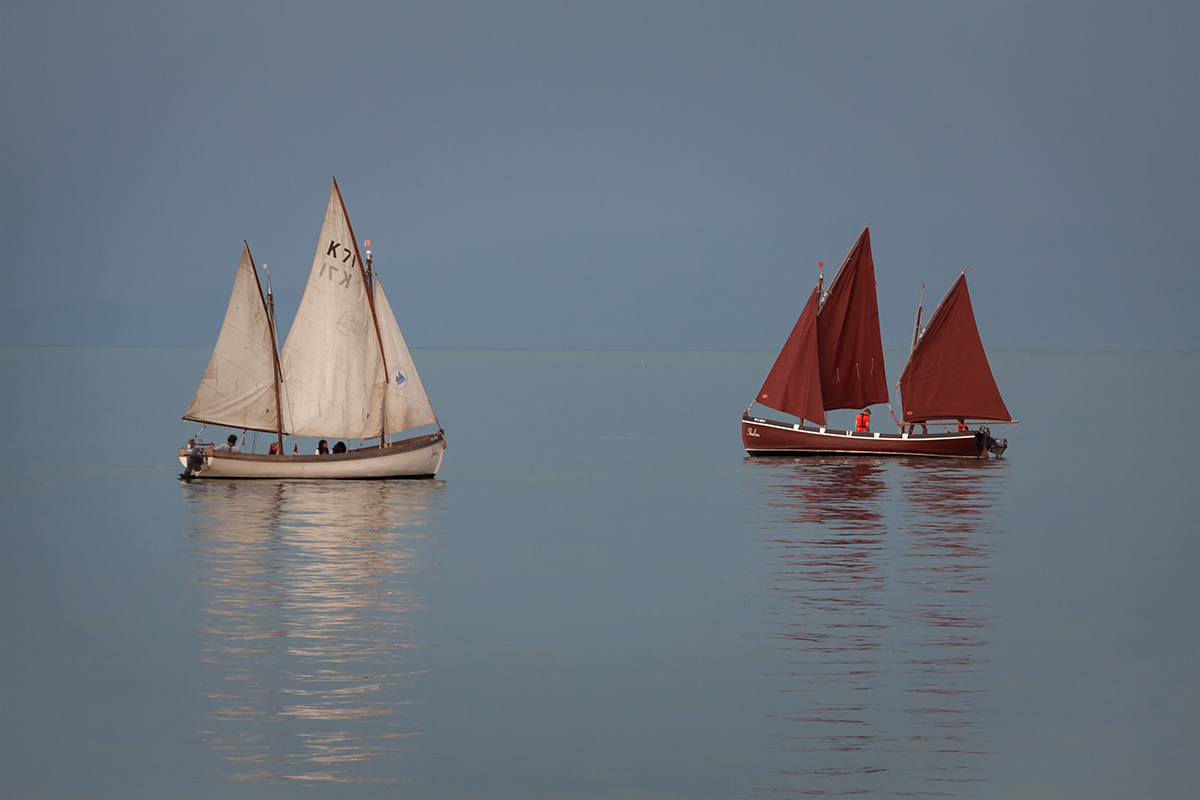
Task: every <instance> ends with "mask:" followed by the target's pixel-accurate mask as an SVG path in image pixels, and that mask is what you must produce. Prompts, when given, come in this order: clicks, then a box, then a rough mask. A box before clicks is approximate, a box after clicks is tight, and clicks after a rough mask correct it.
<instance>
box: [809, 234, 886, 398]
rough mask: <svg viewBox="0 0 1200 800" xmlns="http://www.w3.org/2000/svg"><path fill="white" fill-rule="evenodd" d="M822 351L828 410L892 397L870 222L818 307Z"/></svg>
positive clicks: (822, 393)
mask: <svg viewBox="0 0 1200 800" xmlns="http://www.w3.org/2000/svg"><path fill="white" fill-rule="evenodd" d="M817 351H818V360H819V363H820V374H821V396H822V398H823V399H824V406H825V410H826V411H832V410H833V409H837V408H865V407H866V406H869V405H872V404H873V403H886V402H887V401H888V387H887V377H886V376H885V375H884V372H883V340H882V338H881V337H880V335H879V304H878V302H877V301H876V299H875V262H874V260H872V258H871V229H870V228H864V229H863V232H862V235H860V236H859V237H858V241H857V242H855V243H854V247H853V248H852V249H851V250H850V255H848V256H846V261H845V262H844V263H843V264H842V268H841V269H840V270H838V273H837V275H835V276H834V278H833V284H832V285H831V286H830V287H829V294H827V295H826V296H825V302H824V303H822V304H821V310H820V311H819V312H818V313H817Z"/></svg>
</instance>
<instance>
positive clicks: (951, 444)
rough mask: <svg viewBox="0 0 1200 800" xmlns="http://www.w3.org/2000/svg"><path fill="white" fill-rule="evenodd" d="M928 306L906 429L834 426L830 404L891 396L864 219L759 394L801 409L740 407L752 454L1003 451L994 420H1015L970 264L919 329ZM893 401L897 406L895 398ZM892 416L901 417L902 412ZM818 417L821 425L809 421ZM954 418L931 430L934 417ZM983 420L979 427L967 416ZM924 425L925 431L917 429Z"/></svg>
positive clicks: (905, 389)
mask: <svg viewBox="0 0 1200 800" xmlns="http://www.w3.org/2000/svg"><path fill="white" fill-rule="evenodd" d="M920 313H921V312H920V310H919V309H918V311H917V325H916V329H915V330H914V331H913V348H912V352H911V353H910V354H909V357H908V363H906V364H905V365H904V371H903V372H902V373H901V375H900V381H899V389H900V397H901V400H902V401H903V409H904V410H903V422H901V420H900V418H896V422H897V427H898V428H899V432H898V433H877V432H871V431H867V432H861V433H859V432H855V431H844V430H833V429H831V428H829V427H827V426H826V424H825V412H826V411H833V410H835V409H844V408H859V409H864V410H865V409H867V408H868V407H869V406H871V405H874V404H877V403H888V401H889V397H888V385H887V378H886V376H885V375H884V368H883V341H882V339H881V337H880V335H879V305H878V302H877V300H876V297H875V263H874V261H873V260H872V258H871V230H870V228H866V229H864V230H863V232H862V235H860V236H859V237H858V241H857V242H855V243H854V247H853V248H852V249H851V250H850V253H849V255H847V256H846V260H845V261H843V262H842V266H841V267H840V268H839V269H838V271H837V274H836V275H835V276H834V278H833V282H832V283H831V284H830V286H829V291H828V292H826V293H825V295H824V296H823V297H822V295H821V284H820V283H818V284H817V288H815V289H814V290H813V293H812V294H811V295H810V296H809V298H808V302H807V303H806V304H805V305H804V310H803V311H802V312H801V313H800V318H799V319H798V320H797V321H796V326H795V328H793V329H792V334H791V336H789V337H788V340H787V343H786V344H785V345H784V346H783V350H782V351H781V352H780V353H779V357H778V358H777V359H775V365H774V366H773V367H771V372H770V373H769V374H768V375H767V379H766V381H765V382H764V383H763V385H762V389H760V390H759V392H758V396H757V397H756V398H755V403H758V404H759V405H763V406H766V407H768V408H773V409H775V410H776V411H782V412H784V413H786V414H791V415H792V416H794V417H798V418H799V422H781V421H777V420H770V419H765V418H763V417H756V416H751V414H750V409H751V408H753V407H754V404H753V403H752V404H751V406H750V408H747V409H746V411H745V413H743V414H742V443H743V444H744V445H745V447H746V452H748V453H749V454H750V455H754V456H799V455H814V454H825V455H828V454H831V453H855V454H861V453H869V454H873V455H897V456H943V457H951V458H982V459H986V458H987V457H988V453H989V452H990V453H992V454H994V455H996V456H999V455H1001V454H1003V452H1004V450H1005V449H1006V448H1007V447H1008V441H1007V440H1006V439H994V438H992V436H991V433H990V431H989V429H988V424H987V423H990V422H1008V423H1014V424H1015V423H1016V420H1014V419H1013V418H1012V416H1011V415H1010V414H1009V413H1008V409H1007V408H1006V407H1005V405H1004V400H1003V399H1002V398H1001V397H1000V390H999V389H997V388H996V381H995V379H994V378H993V377H992V370H991V367H990V366H989V365H988V360H987V355H986V354H985V353H984V351H983V342H981V341H980V339H979V331H978V329H977V328H976V326H975V313H974V311H973V310H972V308H971V296H970V294H969V293H968V292H967V278H966V270H964V271H963V274H962V275H960V276H959V277H958V280H957V281H955V283H954V286H953V287H951V289H950V292H949V293H948V294H947V295H946V297H945V298H943V300H942V302H941V304H940V305H939V306H938V308H937V310H936V311H934V313H933V316H932V317H930V319H929V324H928V325H927V326H926V327H925V330H924V332H922V331H921V327H920V326H921V317H920ZM888 407H889V409H890V408H891V406H890V404H889V406H888ZM892 416H893V417H894V418H895V414H894V413H893V414H892ZM806 421H807V423H814V424H813V425H809V424H806ZM947 422H948V423H949V425H952V426H954V427H955V430H952V431H947V432H945V433H937V432H933V433H928V432H926V431H928V429H929V426H930V425H931V424H932V425H934V426H937V425H946V423H947ZM972 422H982V423H984V424H983V425H981V426H980V427H979V428H978V429H977V430H973V431H972V430H969V429H966V430H964V429H965V428H969V423H972ZM918 428H919V429H920V432H918V430H917V429H918Z"/></svg>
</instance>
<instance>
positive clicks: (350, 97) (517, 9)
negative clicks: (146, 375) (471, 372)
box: [0, 0, 1200, 349]
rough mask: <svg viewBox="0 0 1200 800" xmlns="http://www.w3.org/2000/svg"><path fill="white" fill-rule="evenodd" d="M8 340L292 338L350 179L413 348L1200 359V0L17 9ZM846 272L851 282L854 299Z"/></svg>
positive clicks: (8, 135)
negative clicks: (834, 321)
mask: <svg viewBox="0 0 1200 800" xmlns="http://www.w3.org/2000/svg"><path fill="white" fill-rule="evenodd" d="M0 59H2V62H0V108H2V109H3V112H2V117H0V135H2V139H0V144H2V148H0V150H2V153H0V202H2V204H3V206H2V208H0V219H2V220H3V223H2V224H3V231H2V233H3V238H4V247H3V256H2V258H3V261H2V267H0V268H2V270H3V274H2V277H3V289H0V344H98V345H203V346H211V345H212V344H213V342H215V340H216V335H217V331H218V329H219V327H220V323H221V316H222V314H223V312H224V309H225V305H226V303H227V302H228V297H229V292H230V289H231V288H232V283H233V278H234V275H235V273H236V269H237V264H238V257H239V255H240V252H241V246H242V240H243V239H246V240H248V241H249V243H250V249H251V252H252V253H253V254H254V257H255V259H256V260H257V261H259V262H262V261H266V262H267V263H269V264H270V265H271V275H272V278H273V281H274V285H275V289H276V295H277V298H278V303H279V307H280V323H281V325H280V326H281V329H283V330H286V328H287V326H288V324H289V323H290V319H291V316H292V313H293V312H294V310H295V307H296V305H297V304H298V303H299V299H300V292H301V291H302V289H303V283H304V281H305V279H306V276H307V272H308V269H309V266H310V265H311V263H312V258H313V252H314V250H315V248H316V245H317V241H316V239H317V235H318V232H319V230H320V225H321V219H322V214H323V212H324V208H325V203H326V200H327V197H328V191H329V183H330V177H331V176H333V175H336V176H337V178H338V182H339V184H340V185H341V189H342V194H343V196H344V198H345V201H346V204H347V207H348V209H349V212H350V218H351V221H352V222H353V224H354V227H355V231H356V233H357V234H358V236H359V238H360V239H364V238H370V239H372V240H373V250H374V252H375V257H376V265H377V268H378V270H379V273H380V274H381V276H382V279H383V281H384V283H385V286H387V289H388V295H389V298H390V299H391V300H392V304H393V306H394V307H395V309H396V313H397V316H398V317H399V319H400V324H401V327H402V329H403V330H404V333H405V335H406V337H407V339H408V341H409V344H410V346H413V347H598V348H604V347H651V348H656V347H670V348H674V347H697V348H761V349H776V348H778V347H780V346H782V344H783V341H784V339H785V338H786V337H787V334H788V332H789V331H790V330H791V326H792V324H793V323H794V321H795V318H796V316H797V315H798V313H799V311H800V308H801V306H802V304H803V302H804V300H805V299H807V296H808V294H809V292H810V291H811V289H812V285H813V283H814V282H815V280H816V277H817V273H816V264H817V262H818V261H824V262H825V263H826V265H828V266H830V267H831V268H836V266H837V265H838V264H839V263H840V262H841V260H842V258H843V257H844V256H845V254H846V252H847V250H848V249H849V248H850V246H851V245H852V244H853V242H854V240H855V238H856V237H857V236H858V234H859V232H860V231H861V230H862V227H863V226H864V225H865V224H867V223H870V224H871V231H872V239H873V244H874V252H875V263H876V268H877V273H878V283H879V300H880V309H881V315H882V327H883V332H884V346H885V347H887V348H889V349H900V348H904V347H906V346H907V342H908V338H909V337H910V336H911V326H912V318H913V314H914V312H915V307H916V302H917V299H918V296H919V293H920V287H921V284H922V283H926V284H928V287H929V288H928V290H927V297H926V300H927V302H926V308H927V313H928V310H929V309H931V308H932V306H933V305H934V304H936V302H937V300H938V299H940V297H941V296H942V294H943V293H944V292H945V291H946V290H947V289H949V287H950V284H951V283H952V281H953V279H954V278H955V277H956V276H957V274H958V273H959V272H960V271H961V270H962V269H963V267H964V266H967V265H968V264H969V265H970V266H971V269H970V271H969V272H968V274H967V276H968V281H969V285H970V288H971V293H972V298H973V300H974V304H975V310H976V315H977V317H978V319H979V325H980V330H981V333H982V336H983V340H984V343H985V345H986V346H987V347H988V348H989V349H1077V348H1078V349H1124V348H1128V349H1180V348H1186V349H1196V348H1200V323H1198V321H1197V320H1198V318H1200V280H1198V272H1200V270H1198V264H1197V254H1198V253H1200V3H1196V2H1180V3H1148V2H1127V3H1104V2H1091V1H1089V2H1080V3H1076V2H1029V3H1026V2H995V3H986V2H899V3H897V2H778V3H776V2H716V3H705V2H669V1H662V0H660V1H659V2H468V1H465V0H464V1H462V2H386V3H383V2H381V3H375V2H359V3H355V2H339V3H333V2H252V3H222V2H211V1H210V0H205V2H194V3H193V2H163V3H158V2H88V3H64V2H12V0H0ZM831 275H832V269H830V270H829V272H827V276H831Z"/></svg>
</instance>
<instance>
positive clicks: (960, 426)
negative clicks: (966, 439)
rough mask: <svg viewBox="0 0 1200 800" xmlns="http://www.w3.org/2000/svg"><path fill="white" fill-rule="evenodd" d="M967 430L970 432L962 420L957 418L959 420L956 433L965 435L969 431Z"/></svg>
mask: <svg viewBox="0 0 1200 800" xmlns="http://www.w3.org/2000/svg"><path fill="white" fill-rule="evenodd" d="M969 430H971V429H970V428H968V427H967V423H965V422H963V418H962V417H959V418H958V432H959V433H965V432H967V431H969Z"/></svg>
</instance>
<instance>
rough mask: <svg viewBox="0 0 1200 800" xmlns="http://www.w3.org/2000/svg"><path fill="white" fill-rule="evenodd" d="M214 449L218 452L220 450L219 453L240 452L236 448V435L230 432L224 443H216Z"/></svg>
mask: <svg viewBox="0 0 1200 800" xmlns="http://www.w3.org/2000/svg"><path fill="white" fill-rule="evenodd" d="M216 449H217V451H218V452H221V453H240V452H241V451H240V450H238V446H237V436H236V435H234V434H232V433H231V434H229V438H228V439H226V440H225V443H224V444H219V445H217V447H216Z"/></svg>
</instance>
